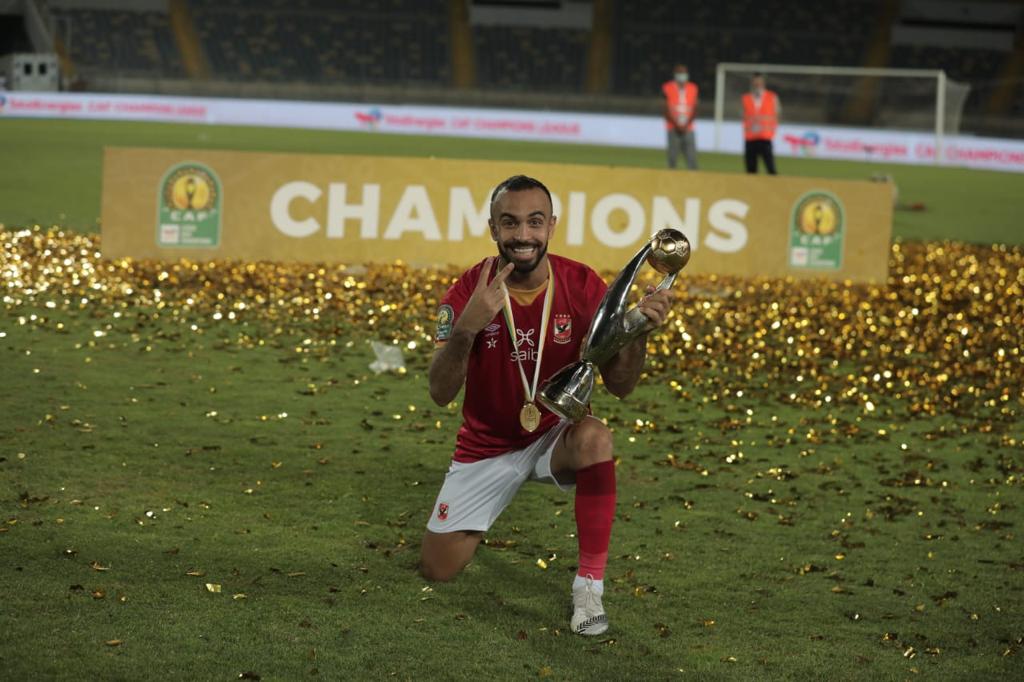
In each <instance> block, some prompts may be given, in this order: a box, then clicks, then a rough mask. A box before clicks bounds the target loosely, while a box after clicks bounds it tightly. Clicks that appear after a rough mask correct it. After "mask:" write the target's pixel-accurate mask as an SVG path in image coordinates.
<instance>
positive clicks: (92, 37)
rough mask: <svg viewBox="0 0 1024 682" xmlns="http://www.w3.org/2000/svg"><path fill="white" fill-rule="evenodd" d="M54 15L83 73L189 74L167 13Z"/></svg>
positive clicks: (73, 11)
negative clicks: (182, 60) (94, 71)
mask: <svg viewBox="0 0 1024 682" xmlns="http://www.w3.org/2000/svg"><path fill="white" fill-rule="evenodd" d="M53 14H54V18H55V19H56V20H57V22H58V24H59V25H63V27H64V30H63V34H64V35H65V41H66V42H67V43H68V44H69V45H68V46H69V48H70V52H71V59H72V60H73V61H74V63H75V64H76V66H77V67H78V68H79V70H82V71H90V70H102V71H104V72H107V73H113V74H118V75H133V76H134V75H139V76H163V77H182V76H184V74H185V72H184V68H183V67H182V62H181V56H180V54H179V52H178V47H177V45H176V44H175V42H174V35H173V34H172V32H171V26H170V20H169V19H168V16H167V14H164V13H161V12H126V11H114V10H94V9H55V10H54V11H53ZM68 38H70V40H69V39H68Z"/></svg>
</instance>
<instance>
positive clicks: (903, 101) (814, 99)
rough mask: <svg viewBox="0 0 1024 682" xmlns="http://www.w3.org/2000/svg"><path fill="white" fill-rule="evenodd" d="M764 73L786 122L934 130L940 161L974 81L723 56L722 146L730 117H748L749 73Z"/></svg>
mask: <svg viewBox="0 0 1024 682" xmlns="http://www.w3.org/2000/svg"><path fill="white" fill-rule="evenodd" d="M754 73H761V74H763V75H764V77H765V79H766V81H767V85H768V88H769V89H771V90H774V91H776V92H778V93H779V100H780V101H781V103H782V115H781V117H780V118H781V121H780V122H781V123H784V124H791V125H793V124H795V125H821V126H839V127H842V126H846V127H858V128H876V129H880V130H889V131H893V132H898V131H907V132H911V131H912V132H918V133H920V132H927V133H929V134H932V135H934V138H935V161H936V163H938V162H939V160H940V159H941V157H942V154H941V151H942V146H943V141H944V139H945V137H946V136H947V135H955V134H957V133H958V132H959V131H960V120H961V117H962V114H963V108H964V103H965V102H966V101H967V95H968V93H969V92H970V86H969V85H967V84H966V83H960V82H957V81H954V80H951V79H950V78H948V77H947V76H946V73H945V71H942V70H938V69H888V68H869V67H855V66H814V65H796V64H753V63H738V62H720V63H719V64H718V66H717V68H716V69H715V133H714V134H715V150H716V151H722V130H723V127H724V125H723V124H724V123H725V122H727V121H739V120H742V111H741V105H740V98H741V96H742V95H743V93H745V92H747V90H748V89H749V84H750V77H751V75H753V74H754Z"/></svg>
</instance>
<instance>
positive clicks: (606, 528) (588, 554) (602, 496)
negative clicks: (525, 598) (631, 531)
mask: <svg viewBox="0 0 1024 682" xmlns="http://www.w3.org/2000/svg"><path fill="white" fill-rule="evenodd" d="M614 518H615V463H614V462H612V461H611V460H608V461H606V462H599V463H598V464H592V465H590V466H588V467H585V468H583V469H580V470H579V471H577V472H576V537H577V539H578V540H579V543H580V568H579V570H578V571H577V574H578V575H581V576H583V577H586V576H588V575H589V576H591V577H592V578H593V579H594V580H602V579H603V578H604V567H605V564H607V563H608V541H609V540H610V539H611V535H612V520H613V519H614Z"/></svg>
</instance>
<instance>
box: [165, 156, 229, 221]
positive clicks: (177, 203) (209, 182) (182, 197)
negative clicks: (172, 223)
mask: <svg viewBox="0 0 1024 682" xmlns="http://www.w3.org/2000/svg"><path fill="white" fill-rule="evenodd" d="M216 201H217V186H216V184H215V183H214V181H213V178H211V177H210V174H209V173H208V172H207V171H206V170H205V169H203V168H199V167H195V166H193V167H189V168H182V169H181V170H179V171H177V172H176V173H174V174H173V175H172V176H171V177H170V178H168V179H167V182H166V183H164V203H165V204H166V205H167V206H170V207H174V208H176V209H179V210H183V211H184V210H193V211H205V210H209V209H210V208H211V207H213V205H214V204H215V203H216Z"/></svg>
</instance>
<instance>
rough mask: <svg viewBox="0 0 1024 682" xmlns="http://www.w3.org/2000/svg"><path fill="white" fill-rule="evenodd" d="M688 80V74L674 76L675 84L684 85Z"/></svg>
mask: <svg viewBox="0 0 1024 682" xmlns="http://www.w3.org/2000/svg"><path fill="white" fill-rule="evenodd" d="M688 80H690V74H688V73H677V74H676V83H685V82H687V81H688Z"/></svg>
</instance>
